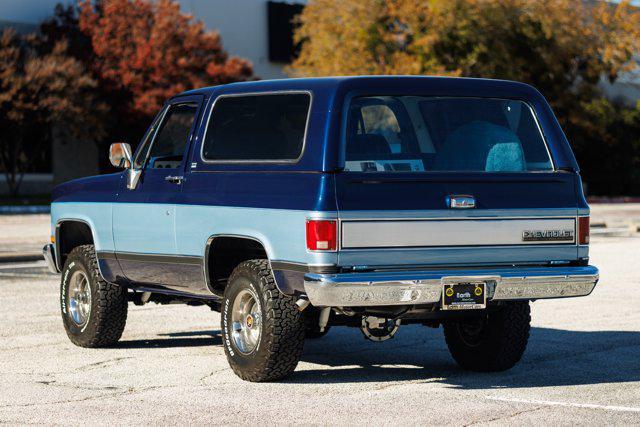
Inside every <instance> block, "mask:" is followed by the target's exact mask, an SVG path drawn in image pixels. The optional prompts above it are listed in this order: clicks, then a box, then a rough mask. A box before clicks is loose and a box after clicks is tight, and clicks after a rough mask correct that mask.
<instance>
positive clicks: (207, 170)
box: [53, 76, 586, 211]
mask: <svg viewBox="0 0 640 427" xmlns="http://www.w3.org/2000/svg"><path fill="white" fill-rule="evenodd" d="M282 91H306V92H309V93H310V94H311V97H312V100H311V110H310V111H311V114H310V117H309V121H308V127H307V132H306V141H305V145H304V151H303V155H302V157H301V158H300V160H299V161H298V162H295V163H260V162H255V163H232V164H230V163H205V162H203V161H202V159H201V157H200V145H201V143H202V141H203V140H204V133H205V129H206V123H207V121H208V118H209V116H210V113H211V110H212V107H213V104H214V102H215V100H216V99H217V97H218V96H220V95H228V94H242V93H264V92H282ZM407 94H410V95H421V96H460V97H481V98H505V99H514V100H521V101H524V102H527V103H528V104H529V105H530V106H531V107H532V108H533V110H534V112H535V114H536V116H537V119H538V122H539V124H540V127H541V128H542V131H543V133H544V136H545V139H546V142H547V144H548V147H549V151H550V153H551V155H552V158H553V163H554V167H555V169H556V172H551V173H545V174H542V175H546V176H542V175H540V174H535V175H538V177H537V178H536V177H534V176H532V174H530V173H525V174H505V173H499V174H491V177H489V176H488V174H479V173H465V172H459V173H438V172H424V173H420V174H404V173H402V174H400V173H396V174H394V175H393V176H389V177H385V176H384V174H376V179H382V180H383V181H385V182H388V183H390V184H393V185H392V186H393V187H394V188H395V190H393V191H384V192H382V193H381V192H380V191H379V190H380V187H378V188H376V187H372V186H371V185H370V183H367V182H366V181H367V178H366V176H360V175H362V174H356V173H349V174H338V175H337V176H332V175H333V172H336V171H339V170H340V169H341V167H343V166H344V165H343V161H342V160H341V159H342V156H341V151H342V149H341V147H342V139H343V138H342V123H343V118H344V117H343V116H344V113H343V110H344V109H345V108H346V107H345V105H347V104H348V102H349V98H350V97H352V96H356V95H407ZM194 95H202V99H203V101H202V103H201V107H200V110H199V113H198V119H197V124H196V126H194V129H193V138H192V140H191V142H190V144H189V147H188V148H187V150H188V152H187V153H186V155H185V158H184V161H183V163H182V166H181V171H180V173H181V174H183V175H184V176H185V177H186V181H185V182H186V185H184V186H183V188H182V191H180V192H179V193H166V192H164V190H162V188H160V187H158V188H156V189H155V190H154V191H153V192H151V193H149V194H152V195H153V197H152V198H153V200H151V199H149V200H147V199H145V198H144V197H143V198H140V197H138V196H136V195H135V194H133V193H129V192H127V191H125V189H124V181H125V180H124V179H123V173H118V174H110V175H103V176H100V177H90V178H83V179H80V180H76V181H72V182H70V183H66V184H63V185H61V186H58V187H56V189H55V190H54V193H53V200H54V201H56V202H64V201H90V202H115V201H118V202H133V203H140V202H153V203H178V204H193V205H224V206H243V207H263V208H285V209H300V210H318V211H336V210H340V209H347V210H353V209H356V210H357V209H363V210H368V209H434V208H440V207H442V195H441V194H440V193H442V194H445V193H447V194H448V193H450V192H452V191H453V192H463V191H464V190H465V189H468V190H469V191H471V190H473V191H475V192H477V193H483V194H485V195H484V197H483V201H482V202H481V203H485V204H486V207H487V208H494V209H500V208H541V207H545V206H548V207H560V206H562V207H565V206H576V205H577V207H579V208H580V207H586V202H585V201H584V197H583V196H582V194H581V189H580V188H577V187H578V186H579V177H578V175H577V174H576V175H574V174H571V175H573V176H571V177H569V176H565V175H567V173H566V172H559V171H560V170H569V171H575V172H576V173H577V172H578V165H577V163H576V160H575V157H574V155H573V153H572V151H571V148H570V146H569V143H568V141H567V139H566V137H565V135H564V133H563V132H562V130H561V128H560V126H559V124H558V122H557V120H556V118H555V116H554V114H553V112H552V111H551V108H550V107H549V105H548V103H547V102H546V100H545V99H544V97H543V96H542V95H541V94H540V93H539V92H538V91H537V90H536V89H534V88H533V87H531V86H529V85H526V84H522V83H517V82H511V81H502V80H488V79H467V78H448V77H410V76H402V77H401V76H371V77H327V78H309V79H283V80H267V81H256V82H243V83H233V84H228V85H221V86H216V87H210V88H202V89H196V90H192V91H188V92H185V93H182V94H180V95H176V96H175V97H173V98H172V99H170V100H169V101H168V103H171V102H176V101H177V100H180V99H185V97H191V98H193V96H194ZM343 175H344V176H343ZM346 175H349V176H346ZM364 175H366V174H364ZM552 175H553V176H552ZM420 176H422V177H420ZM149 178H150V177H149ZM141 179H142V186H143V187H144V186H145V182H144V181H145V174H143V175H142V178H141ZM363 179H364V181H365V182H364V184H362V183H359V182H360V181H362V180H363ZM354 180H355V181H354ZM398 180H399V181H403V182H404V184H400V183H399V182H395V181H398ZM425 180H426V181H430V182H441V184H438V185H440V187H437V188H436V187H434V186H433V185H435V184H434V183H432V184H430V185H429V186H426V185H425V184H416V182H418V181H425ZM147 181H148V182H147V183H146V186H147V188H148V189H149V190H152V189H151V188H150V186H149V184H151V183H152V181H151V180H150V179H147ZM426 181H425V182H426ZM458 182H459V183H460V184H456V183H458ZM465 182H466V184H464V183H465ZM490 182H494V183H496V182H500V183H501V184H500V191H499V192H496V188H497V187H495V186H493V187H492V186H491V184H490ZM552 182H555V183H556V184H555V187H554V186H553V185H552V184H550V183H552ZM407 183H411V184H407ZM560 183H562V184H560ZM416 185H418V186H420V188H421V190H420V191H417V190H416V188H417V187H416ZM483 186H484V187H486V189H485V190H486V191H485V190H482V188H483ZM550 186H551V187H550ZM356 188H357V190H354V189H356ZM525 188H526V189H527V191H528V192H529V196H535V197H523V198H514V197H511V196H509V197H505V196H506V195H508V194H509V195H513V194H518V193H521V192H522V191H523V189H525ZM549 188H553V191H550V190H549ZM365 190H366V191H365ZM436 190H437V191H436ZM118 193H119V194H120V195H119V196H118ZM531 193H536V194H535V195H534V194H531ZM537 193H539V194H537ZM136 197H137V198H136ZM145 197H147V198H148V197H151V196H145Z"/></svg>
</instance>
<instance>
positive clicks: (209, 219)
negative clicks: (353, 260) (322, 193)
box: [176, 205, 337, 265]
mask: <svg viewBox="0 0 640 427" xmlns="http://www.w3.org/2000/svg"><path fill="white" fill-rule="evenodd" d="M331 217H333V218H335V217H336V214H335V212H312V211H301V210H291V209H260V208H236V207H223V206H193V205H178V206H177V207H176V243H177V247H178V254H180V255H188V256H203V255H204V251H205V246H206V243H207V241H208V240H209V238H210V237H212V236H218V235H227V236H245V237H250V238H252V239H255V240H257V241H259V242H260V243H262V245H263V246H264V248H265V251H266V252H267V255H268V256H269V259H270V260H271V261H288V262H295V263H301V264H313V265H326V264H336V263H337V253H336V252H325V253H319V252H311V251H307V247H306V231H305V230H306V225H305V224H306V220H307V219H308V218H331Z"/></svg>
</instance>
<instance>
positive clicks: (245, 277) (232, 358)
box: [220, 259, 305, 382]
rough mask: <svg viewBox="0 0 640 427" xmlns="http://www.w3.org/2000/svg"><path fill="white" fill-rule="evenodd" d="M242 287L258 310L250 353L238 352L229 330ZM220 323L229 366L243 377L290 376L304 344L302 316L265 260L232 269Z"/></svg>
mask: <svg viewBox="0 0 640 427" xmlns="http://www.w3.org/2000/svg"><path fill="white" fill-rule="evenodd" d="M244 290H251V291H252V292H253V294H255V295H256V297H257V300H258V304H259V307H260V312H261V318H260V319H259V326H260V327H261V333H260V338H259V341H258V344H257V346H256V347H255V349H254V350H253V351H252V352H251V353H249V354H243V353H242V352H240V351H239V349H238V348H237V346H236V344H235V342H234V340H233V337H232V331H231V328H232V314H231V312H232V309H233V303H234V301H235V298H236V296H238V294H240V293H241V292H242V291H244ZM220 323H221V326H222V328H221V329H222V342H223V345H224V351H225V354H226V355H227V360H228V361H229V365H230V366H231V369H232V370H233V372H235V374H236V375H237V376H239V377H240V378H242V379H243V380H246V381H252V382H261V381H275V380H279V379H282V378H284V377H286V376H288V375H290V374H291V373H292V372H293V371H294V370H295V368H296V366H297V365H298V361H299V360H300V356H301V355H302V350H303V347H304V337H305V323H304V318H303V317H302V313H300V311H299V310H298V306H297V305H296V304H295V300H294V299H293V298H292V297H290V296H287V295H284V294H282V293H281V292H280V291H279V290H278V288H277V287H276V284H275V281H274V279H273V275H272V274H271V269H270V267H269V262H268V261H267V260H265V259H254V260H249V261H244V262H242V263H240V264H239V265H238V266H237V267H236V268H235V269H234V270H233V273H231V276H230V277H229V281H228V283H227V286H226V288H225V291H224V299H223V301H222V312H221V321H220Z"/></svg>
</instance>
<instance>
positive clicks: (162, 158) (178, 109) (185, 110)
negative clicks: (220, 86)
mask: <svg viewBox="0 0 640 427" xmlns="http://www.w3.org/2000/svg"><path fill="white" fill-rule="evenodd" d="M197 110H198V106H197V105H196V104H178V105H173V106H171V107H170V108H169V111H167V113H166V115H165V116H164V120H163V121H162V124H161V125H160V128H159V129H158V131H157V133H156V136H155V138H154V140H153V143H152V145H151V149H150V150H149V154H148V156H147V163H146V168H147V169H167V168H169V169H173V168H177V167H179V166H180V164H181V163H182V157H183V156H184V151H185V146H186V144H187V142H188V140H189V133H190V132H191V126H192V125H193V121H194V120H195V118H196V111H197Z"/></svg>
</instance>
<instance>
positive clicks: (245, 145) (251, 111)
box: [202, 93, 311, 161]
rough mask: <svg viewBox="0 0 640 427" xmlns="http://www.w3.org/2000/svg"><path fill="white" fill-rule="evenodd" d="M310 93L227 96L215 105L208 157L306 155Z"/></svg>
mask: <svg viewBox="0 0 640 427" xmlns="http://www.w3.org/2000/svg"><path fill="white" fill-rule="evenodd" d="M310 103H311V97H310V96H309V94H306V93H304V94H273V95H246V96H227V97H225V96H223V97H221V98H218V99H217V100H216V102H215V105H214V107H213V111H212V113H211V117H210V118H209V123H208V126H207V132H206V136H205V140H204V144H203V147H202V157H203V158H204V159H205V160H218V161H225V160H231V161H233V160H238V161H250V160H258V161H260V160H285V161H286V160H295V159H297V158H299V157H300V155H301V154H302V148H303V145H304V137H305V130H306V124H307V116H308V114H309V105H310Z"/></svg>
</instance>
